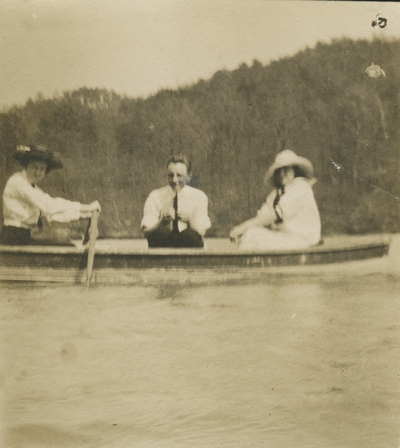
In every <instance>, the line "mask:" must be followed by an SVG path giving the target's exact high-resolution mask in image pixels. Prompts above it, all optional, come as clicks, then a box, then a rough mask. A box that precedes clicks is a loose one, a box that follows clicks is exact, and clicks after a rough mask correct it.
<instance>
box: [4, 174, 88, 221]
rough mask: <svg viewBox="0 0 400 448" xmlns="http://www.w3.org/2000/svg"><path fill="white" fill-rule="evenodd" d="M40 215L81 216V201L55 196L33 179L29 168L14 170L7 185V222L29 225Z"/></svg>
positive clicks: (71, 218) (53, 218) (57, 218)
mask: <svg viewBox="0 0 400 448" xmlns="http://www.w3.org/2000/svg"><path fill="white" fill-rule="evenodd" d="M40 215H44V216H45V217H46V219H47V220H48V221H49V222H50V221H58V222H70V221H75V220H78V219H79V215H80V203H79V202H72V201H68V200H66V199H62V198H52V197H51V196H49V195H48V194H46V193H44V192H43V191H42V190H41V189H40V188H39V187H38V186H37V185H34V186H32V185H31V184H30V183H29V181H28V178H27V175H26V171H25V170H23V171H21V172H17V173H14V174H13V175H12V176H11V177H10V178H9V179H8V181H7V183H6V186H5V188H4V194H3V216H4V225H5V226H14V227H22V228H25V229H29V228H31V227H32V226H34V225H36V224H37V222H38V219H39V216H40Z"/></svg>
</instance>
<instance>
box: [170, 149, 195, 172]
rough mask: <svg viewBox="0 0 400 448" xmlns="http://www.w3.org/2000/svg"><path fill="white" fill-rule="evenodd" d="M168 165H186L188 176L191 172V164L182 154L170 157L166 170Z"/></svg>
mask: <svg viewBox="0 0 400 448" xmlns="http://www.w3.org/2000/svg"><path fill="white" fill-rule="evenodd" d="M170 163H183V164H184V165H186V168H187V172H188V174H190V173H191V172H192V164H191V163H190V161H189V160H188V158H187V157H186V156H185V155H184V154H176V155H174V156H172V157H170V158H169V160H168V163H167V168H168V166H169V164H170Z"/></svg>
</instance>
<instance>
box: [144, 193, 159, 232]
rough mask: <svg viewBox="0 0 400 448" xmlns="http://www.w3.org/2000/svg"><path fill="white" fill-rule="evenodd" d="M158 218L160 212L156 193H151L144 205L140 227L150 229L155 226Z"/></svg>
mask: <svg viewBox="0 0 400 448" xmlns="http://www.w3.org/2000/svg"><path fill="white" fill-rule="evenodd" d="M159 217H160V210H159V207H158V204H157V199H156V193H155V192H151V193H150V194H149V196H148V198H147V199H146V202H145V204H144V211H143V219H142V222H141V225H140V227H141V228H142V229H143V228H145V229H150V228H151V227H153V226H154V225H156V224H157V222H158V219H159Z"/></svg>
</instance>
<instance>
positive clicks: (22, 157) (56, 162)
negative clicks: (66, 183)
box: [14, 145, 63, 172]
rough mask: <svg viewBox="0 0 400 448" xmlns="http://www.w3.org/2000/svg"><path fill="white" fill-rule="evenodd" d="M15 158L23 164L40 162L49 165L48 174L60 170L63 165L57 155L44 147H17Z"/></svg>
mask: <svg viewBox="0 0 400 448" xmlns="http://www.w3.org/2000/svg"><path fill="white" fill-rule="evenodd" d="M14 158H15V159H16V160H18V162H20V163H21V164H26V163H30V162H33V161H35V160H39V161H42V162H46V163H47V172H49V171H51V170H54V169H60V168H62V167H63V163H62V161H61V159H60V157H59V155H58V154H57V153H55V152H54V151H51V150H50V149H48V148H47V147H46V146H44V145H29V146H22V145H19V146H17V150H16V152H15V154H14Z"/></svg>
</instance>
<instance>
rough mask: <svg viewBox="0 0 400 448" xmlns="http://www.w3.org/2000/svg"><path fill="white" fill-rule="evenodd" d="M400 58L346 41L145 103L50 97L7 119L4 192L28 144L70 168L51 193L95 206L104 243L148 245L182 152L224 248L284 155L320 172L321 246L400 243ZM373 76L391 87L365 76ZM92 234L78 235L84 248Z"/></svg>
mask: <svg viewBox="0 0 400 448" xmlns="http://www.w3.org/2000/svg"><path fill="white" fill-rule="evenodd" d="M399 54H400V41H397V40H395V41H385V40H375V41H372V42H368V41H352V40H347V39H342V40H338V41H334V42H332V43H331V44H321V43H320V44H317V46H316V47H315V48H314V49H306V50H304V51H301V52H299V53H298V54H296V55H295V56H293V57H290V58H284V59H281V60H278V61H274V62H272V63H270V64H268V65H266V66H263V65H262V64H261V63H260V62H258V61H256V60H255V61H254V62H253V64H252V66H250V67H249V66H247V65H245V64H242V65H241V66H239V67H238V68H237V69H236V70H233V71H225V70H221V71H218V72H216V73H215V74H214V75H213V76H212V78H211V79H209V80H200V81H199V82H197V83H196V84H193V85H191V86H187V87H184V88H179V89H177V90H168V89H165V90H161V91H159V92H158V93H157V94H155V95H153V96H151V97H149V98H147V99H141V98H129V97H126V96H121V95H118V94H117V93H115V92H113V91H108V90H104V89H88V88H81V89H79V90H77V91H73V92H65V93H63V94H62V95H58V96H55V97H54V98H51V99H45V98H43V97H42V96H41V95H40V94H39V95H38V96H37V97H36V98H35V99H30V100H29V101H27V103H26V104H25V105H24V106H14V107H12V108H10V109H8V110H7V111H5V112H3V113H2V114H0V150H1V173H2V176H1V185H0V187H1V189H2V190H3V188H4V185H5V182H6V180H7V178H8V177H9V176H10V175H11V174H12V172H13V171H15V170H16V169H18V165H17V164H16V163H15V161H14V160H13V158H12V154H13V152H14V150H15V148H16V146H17V145H18V144H23V145H24V144H29V143H31V142H32V143H33V142H35V143H38V144H45V145H48V146H49V147H51V148H53V149H55V150H57V151H59V153H60V154H61V156H62V158H63V160H64V166H65V168H64V169H63V170H62V171H58V172H57V171H54V172H52V173H50V174H49V175H48V176H47V177H46V179H45V180H44V182H43V185H42V187H43V189H44V190H45V191H46V192H48V193H49V194H51V195H56V196H61V197H65V198H68V199H73V200H78V201H81V202H90V201H92V200H94V199H98V200H99V201H100V203H101V204H102V208H103V211H102V213H101V217H100V221H99V230H100V237H139V236H141V233H140V220H141V218H142V212H143V204H144V201H145V199H146V197H147V195H148V194H149V192H150V191H151V190H153V189H155V188H158V187H160V186H163V185H164V184H165V183H166V176H165V169H166V166H165V164H166V161H167V159H168V158H169V156H170V155H171V154H174V153H180V152H183V153H185V154H187V155H188V156H189V157H190V158H191V159H192V162H193V172H194V179H193V185H194V186H197V187H198V188H200V189H202V190H203V191H204V192H205V193H206V194H207V195H208V197H209V212H210V218H211V221H212V223H213V226H212V228H211V229H210V231H209V232H208V236H218V237H227V235H228V233H229V230H230V229H231V228H232V226H234V225H236V224H238V223H239V222H241V221H243V220H244V219H247V218H249V217H251V216H253V215H254V213H255V212H256V210H257V209H258V208H259V207H260V205H261V203H262V202H263V201H264V200H265V197H266V194H267V191H266V190H265V187H264V186H263V177H264V174H265V171H266V170H267V168H268V167H269V166H270V165H271V163H272V162H273V160H274V158H275V155H276V153H277V152H279V151H280V150H282V149H285V148H287V149H292V150H294V151H295V152H297V153H298V154H299V155H302V156H304V157H307V158H308V159H310V160H311V161H312V163H313V164H314V167H315V172H316V177H317V179H318V182H317V183H316V184H315V186H314V192H315V195H316V199H317V202H318V205H319V208H320V212H321V217H322V222H323V234H324V235H329V234H337V233H374V232H399V231H400V202H399V197H400V176H399V173H400V158H399V151H400V126H399V119H400V58H399ZM372 62H374V63H375V64H379V65H380V66H381V67H382V69H383V70H384V72H385V74H386V76H385V77H384V76H381V77H379V78H369V77H368V76H367V75H366V73H365V69H366V68H367V67H368V66H369V65H371V63H372ZM52 226H57V225H56V224H53V223H52V224H51V226H50V227H49V226H47V228H48V231H49V229H50V230H51V227H52ZM61 227H62V228H65V227H66V226H65V225H64V226H61ZM82 227H83V224H77V225H69V226H67V228H68V229H72V230H73V232H74V236H76V234H79V233H80V232H81V231H82Z"/></svg>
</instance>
